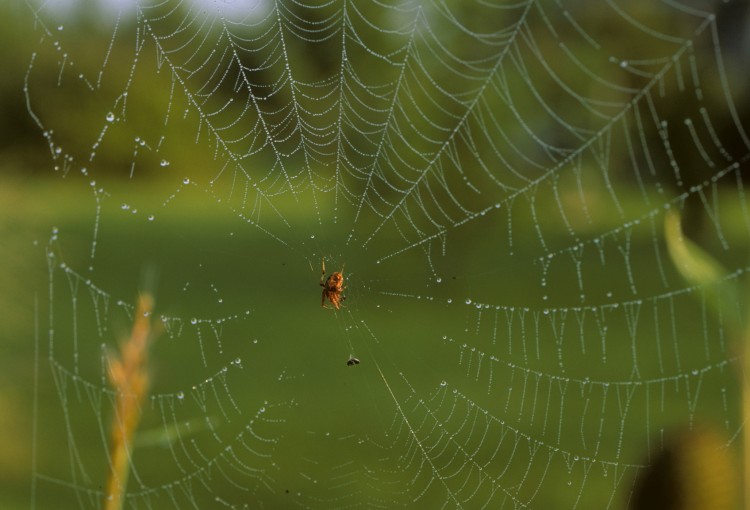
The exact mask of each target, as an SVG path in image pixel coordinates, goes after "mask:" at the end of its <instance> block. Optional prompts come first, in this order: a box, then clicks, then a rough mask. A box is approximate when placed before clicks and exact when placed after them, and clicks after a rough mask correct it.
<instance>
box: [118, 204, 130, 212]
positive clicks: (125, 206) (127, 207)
mask: <svg viewBox="0 0 750 510" xmlns="http://www.w3.org/2000/svg"><path fill="white" fill-rule="evenodd" d="M120 209H122V210H123V211H127V210H128V209H130V206H129V205H128V204H122V205H121V206H120Z"/></svg>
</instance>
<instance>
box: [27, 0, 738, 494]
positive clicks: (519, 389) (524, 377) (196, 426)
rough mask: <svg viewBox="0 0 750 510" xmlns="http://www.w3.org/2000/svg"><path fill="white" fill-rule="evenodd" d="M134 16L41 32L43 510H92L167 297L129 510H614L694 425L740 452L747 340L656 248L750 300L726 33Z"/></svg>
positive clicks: (558, 24)
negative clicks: (122, 362) (673, 241)
mask: <svg viewBox="0 0 750 510" xmlns="http://www.w3.org/2000/svg"><path fill="white" fill-rule="evenodd" d="M114 5H115V6H114V8H111V9H109V10H106V12H105V13H104V15H102V16H101V17H98V18H97V20H96V21H95V22H90V23H88V24H86V23H82V24H79V25H76V24H75V22H74V21H73V20H72V19H71V15H70V13H69V11H67V10H66V9H65V8H63V7H61V6H60V4H56V3H54V2H31V1H29V2H28V4H27V7H28V10H27V11H28V13H31V15H30V16H27V17H26V19H27V21H28V24H29V25H28V26H29V30H31V29H32V28H33V30H34V34H35V36H36V37H37V40H36V44H35V45H34V46H33V48H30V49H29V52H30V53H31V57H30V59H29V65H28V69H27V73H26V76H25V81H24V97H25V99H26V105H27V109H28V114H29V115H30V117H31V119H32V120H33V122H34V123H35V124H36V125H37V126H38V127H39V131H40V132H41V133H42V135H43V139H44V143H45V145H46V147H47V148H48V152H49V162H50V163H51V164H49V173H52V174H54V180H53V181H52V182H53V183H54V186H53V190H54V191H53V192H52V194H51V196H52V201H53V203H59V204H60V210H59V213H57V214H56V215H54V216H55V221H54V228H53V226H52V225H50V230H49V231H50V232H52V233H51V235H50V236H49V239H48V240H40V241H39V243H38V247H37V248H36V252H35V253H36V256H37V259H40V257H39V254H40V253H39V252H43V256H44V259H45V260H46V265H45V262H42V261H41V259H40V261H39V265H40V266H44V267H46V269H47V273H48V276H47V278H46V282H47V283H46V285H44V286H42V287H41V288H40V289H39V290H38V292H37V318H36V327H37V335H36V342H35V345H36V350H37V354H36V358H35V371H34V382H33V389H34V394H35V397H34V411H33V414H34V429H33V448H34V460H33V462H34V465H33V472H32V477H33V481H32V505H31V506H32V508H47V507H48V506H55V507H60V506H65V507H67V508H99V507H100V505H101V502H102V500H103V498H104V494H103V489H102V487H103V486H104V480H105V477H106V474H107V472H108V462H111V459H110V458H109V445H108V442H109V437H108V431H109V424H110V420H111V419H112V411H111V409H112V406H113V402H114V399H115V396H116V393H115V390H113V389H112V388H111V387H110V386H109V383H108V381H107V352H108V350H110V349H112V348H113V347H114V346H116V345H117V341H118V339H119V338H121V337H122V336H123V335H124V334H125V332H126V331H127V330H128V328H129V325H130V323H131V322H132V321H133V319H134V317H133V315H134V313H135V310H134V307H133V304H132V303H133V296H135V295H136V293H137V291H138V290H139V289H141V288H142V285H141V282H142V281H143V276H142V275H143V274H144V270H145V269H144V268H146V269H147V268H151V269H153V270H154V272H155V273H156V274H157V277H156V278H154V279H151V280H149V281H151V282H153V281H158V283H157V284H154V285H156V289H157V290H156V297H157V302H158V303H157V310H156V313H155V315H156V317H155V318H156V320H157V322H158V323H159V324H160V325H161V327H163V331H164V332H163V334H162V335H161V337H160V338H159V339H158V340H156V342H155V344H154V346H153V349H152V355H151V357H152V362H153V364H154V367H153V370H152V373H153V385H152V388H151V394H150V397H149V400H148V402H147V405H146V407H145V409H144V412H143V421H142V423H141V426H140V429H139V433H138V434H137V436H136V442H135V445H134V450H133V452H132V471H131V478H130V481H129V485H128V491H127V498H126V501H125V506H126V507H127V508H206V507H211V508H256V507H258V508H263V507H271V508H276V507H302V508H319V507H322V508H348V507H372V508H393V507H398V506H405V507H415V506H416V507H421V508H592V507H596V508H605V507H606V508H624V507H625V506H626V505H627V502H628V500H629V499H630V498H631V494H632V491H633V487H634V483H635V478H636V476H637V475H638V474H639V473H640V472H641V471H642V470H643V469H644V468H646V467H647V466H648V465H649V464H650V462H651V459H652V456H653V455H654V454H655V452H658V451H660V449H662V448H663V447H664V442H665V440H666V439H665V438H666V437H668V434H669V432H670V429H671V427H673V426H675V425H676V424H685V425H686V426H688V427H693V426H695V425H697V424H699V423H701V422H705V421H711V422H712V423H715V424H717V426H718V427H719V428H721V429H722V430H723V431H724V432H725V433H726V437H727V438H728V439H727V445H726V447H731V446H732V443H733V442H734V441H735V439H736V435H737V433H738V430H739V429H740V420H739V418H738V411H737V407H738V406H737V401H738V395H737V391H736V389H735V386H736V382H735V379H736V374H735V371H734V368H735V367H733V365H734V356H735V355H734V353H733V350H732V347H731V341H732V340H731V338H729V333H728V331H727V327H728V326H727V324H728V323H729V321H731V320H732V319H731V318H730V317H729V316H730V315H732V316H733V315H737V314H740V313H741V312H742V310H739V309H737V310H725V311H724V313H725V315H720V316H719V317H716V316H715V315H713V314H712V311H711V308H710V304H709V303H708V302H707V295H708V294H709V293H710V292H711V291H712V289H711V288H709V287H710V286H691V285H689V284H686V283H685V282H684V281H683V280H682V278H681V277H680V276H679V274H678V273H677V271H676V270H675V269H674V266H673V264H672V262H671V260H670V258H669V255H668V253H667V247H666V245H665V242H664V237H663V223H664V215H665V214H666V213H667V211H670V210H679V211H681V213H682V215H683V217H684V218H685V225H686V227H685V228H686V229H687V230H689V234H690V235H691V236H693V237H697V238H699V239H700V240H701V244H703V245H704V246H707V247H708V249H709V250H710V251H712V252H713V253H715V254H717V256H719V257H720V258H721V260H722V261H725V262H726V263H727V264H728V267H729V274H728V276H727V277H726V278H727V279H728V280H738V279H739V278H741V277H742V275H743V274H744V273H745V270H746V265H745V260H744V253H745V251H744V250H745V248H746V245H747V242H746V241H747V235H748V232H750V214H749V213H748V207H747V200H746V197H745V191H744V180H745V177H744V172H745V168H746V167H747V159H748V154H750V141H749V140H748V134H747V133H746V131H745V128H744V126H743V123H742V122H741V117H742V116H743V112H746V111H747V109H746V108H745V109H744V110H743V107H746V103H745V102H744V101H745V100H746V98H747V95H746V94H744V90H745V88H746V87H745V85H746V84H745V83H743V81H742V80H743V79H745V77H744V74H745V72H744V68H743V66H742V64H741V63H740V62H742V55H743V53H741V51H740V50H739V49H738V48H741V41H742V40H745V41H746V40H747V34H746V33H745V32H743V31H742V30H740V31H736V30H735V31H732V26H731V19H730V20H729V22H730V25H722V24H721V22H722V18H721V12H722V11H716V10H715V9H716V6H715V4H714V3H713V2H705V3H701V2H691V3H678V2H672V1H664V2H662V3H659V4H657V3H654V2H635V3H625V2H621V3H616V2H611V1H608V2H602V3H601V5H599V6H598V7H597V9H596V10H594V9H590V8H587V7H588V5H587V4H585V3H583V2H563V1H553V2H535V1H528V2H518V3H505V4H501V3H494V2H482V1H478V2H461V3H458V2H456V3H452V2H441V1H434V2H429V1H404V2H398V1H393V2H381V1H375V0H373V1H365V2H352V1H348V0H330V1H321V2H301V1H288V0H283V1H281V0H280V1H275V2H274V1H270V0H268V1H256V2H236V3H231V2H226V3H225V2H198V1H196V2H187V1H183V2H177V1H171V0H164V1H148V0H147V1H137V2H133V3H130V2H122V3H117V4H114ZM110 7H111V5H110ZM594 11H596V12H594ZM717 14H718V15H719V17H718V18H717ZM729 18H731V16H729ZM724 19H727V18H726V17H725V18H724ZM87 38H88V39H87ZM743 38H744V39H743ZM738 41H739V42H738ZM624 42H625V43H624ZM92 62H94V63H95V64H93V65H92V64H91V63H92ZM51 69H53V70H54V72H49V71H50V70H51ZM70 197H74V199H73V200H71V199H70ZM65 199H67V200H68V201H66V202H64V203H63V200H65ZM56 200H57V201H56ZM323 260H324V261H325V264H326V273H327V274H330V272H331V271H334V270H340V269H343V272H344V276H345V278H346V292H345V294H346V297H347V299H346V301H344V305H343V307H342V308H341V310H338V311H334V310H332V309H321V308H320V306H319V305H318V299H319V298H320V287H319V286H318V281H319V278H320V276H321V264H322V261H323ZM349 357H356V358H358V359H359V360H360V361H361V363H360V364H359V365H357V366H351V367H350V366H347V365H346V361H347V359H349ZM63 502H64V503H63Z"/></svg>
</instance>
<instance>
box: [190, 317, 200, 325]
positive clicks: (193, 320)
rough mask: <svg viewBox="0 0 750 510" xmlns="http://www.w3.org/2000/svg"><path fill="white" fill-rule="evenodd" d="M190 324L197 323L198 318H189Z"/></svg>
mask: <svg viewBox="0 0 750 510" xmlns="http://www.w3.org/2000/svg"><path fill="white" fill-rule="evenodd" d="M190 324H198V319H196V318H195V317H193V318H192V319H190Z"/></svg>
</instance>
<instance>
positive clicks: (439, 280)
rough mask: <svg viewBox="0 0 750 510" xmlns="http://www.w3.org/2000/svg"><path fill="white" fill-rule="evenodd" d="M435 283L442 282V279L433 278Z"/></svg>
mask: <svg viewBox="0 0 750 510" xmlns="http://www.w3.org/2000/svg"><path fill="white" fill-rule="evenodd" d="M435 281H436V282H438V283H440V282H442V281H443V279H442V278H440V277H439V276H438V277H437V278H435Z"/></svg>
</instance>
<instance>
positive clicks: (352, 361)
mask: <svg viewBox="0 0 750 510" xmlns="http://www.w3.org/2000/svg"><path fill="white" fill-rule="evenodd" d="M346 365H347V366H352V365H359V360H358V359H357V358H355V357H350V358H349V361H347V362H346Z"/></svg>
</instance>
